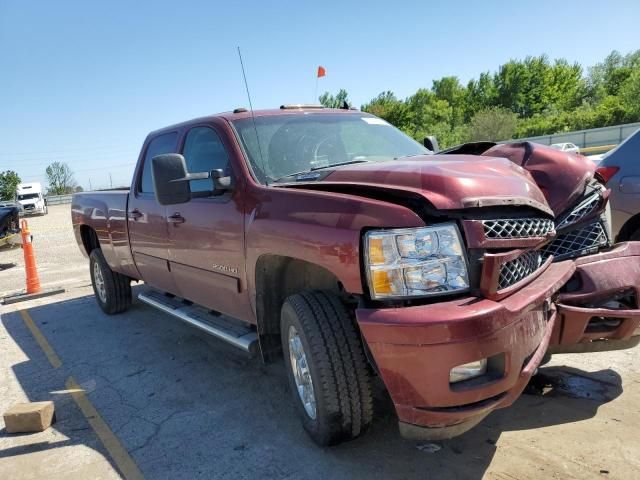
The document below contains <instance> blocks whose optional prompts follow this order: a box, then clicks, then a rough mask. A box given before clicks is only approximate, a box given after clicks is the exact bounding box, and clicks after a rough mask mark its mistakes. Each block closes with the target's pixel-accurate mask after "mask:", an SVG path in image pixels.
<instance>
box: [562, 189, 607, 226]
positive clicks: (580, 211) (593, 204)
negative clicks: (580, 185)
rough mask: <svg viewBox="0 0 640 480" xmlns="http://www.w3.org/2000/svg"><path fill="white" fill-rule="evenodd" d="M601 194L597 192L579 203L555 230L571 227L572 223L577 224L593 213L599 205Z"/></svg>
mask: <svg viewBox="0 0 640 480" xmlns="http://www.w3.org/2000/svg"><path fill="white" fill-rule="evenodd" d="M601 201H602V194H601V191H600V190H598V191H597V192H595V193H594V194H593V195H589V196H588V197H587V198H585V199H584V200H583V201H582V202H580V203H579V204H578V205H577V206H576V207H575V208H574V209H573V210H571V212H569V214H568V215H566V216H565V217H564V218H562V219H561V220H560V221H559V222H558V225H557V226H556V228H558V229H560V228H562V227H566V226H567V225H571V224H572V223H576V222H579V221H580V220H582V219H583V218H585V217H586V216H587V215H589V214H591V213H593V212H595V211H596V210H597V209H598V208H599V207H600V204H601Z"/></svg>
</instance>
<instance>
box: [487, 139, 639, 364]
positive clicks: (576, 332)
mask: <svg viewBox="0 0 640 480" xmlns="http://www.w3.org/2000/svg"><path fill="white" fill-rule="evenodd" d="M483 155H500V156H505V157H507V158H509V159H510V160H512V161H514V162H515V163H518V164H519V165H521V166H522V167H523V168H525V169H528V170H530V172H531V174H532V176H533V177H534V179H536V182H537V183H538V184H539V186H540V188H541V190H542V191H543V192H544V194H545V197H546V198H547V201H548V203H549V205H550V207H551V208H552V209H553V210H554V213H556V218H555V220H554V222H553V230H555V232H552V231H551V230H552V229H551V228H550V226H549V224H548V223H544V221H543V220H542V219H537V220H536V221H537V223H536V224H535V226H536V228H537V230H535V231H534V232H533V233H534V234H533V235H531V234H526V235H524V237H527V238H529V239H533V238H535V237H538V238H539V239H540V243H539V244H538V245H537V246H536V247H533V248H532V249H531V250H526V251H524V252H519V254H518V255H514V254H513V253H512V252H510V254H509V253H507V254H505V253H502V254H498V255H489V256H485V265H484V269H485V270H489V271H490V273H489V274H485V275H483V280H484V282H485V287H484V289H483V290H484V291H483V293H484V294H485V295H487V296H489V297H490V298H491V297H493V298H499V297H500V293H501V291H500V288H501V286H502V284H503V283H505V282H507V283H508V280H509V279H513V280H516V281H519V282H520V283H519V285H521V284H522V283H523V282H525V281H526V280H525V279H526V278H529V279H531V278H534V277H535V275H536V273H537V272H538V271H539V270H542V269H544V267H545V265H546V264H548V263H551V262H552V263H557V262H564V261H569V260H571V261H573V262H574V264H575V267H576V270H575V273H574V274H573V276H572V277H571V279H570V280H569V281H568V282H567V283H566V284H565V285H564V287H563V288H561V289H560V290H559V292H558V293H557V295H556V297H555V298H554V303H555V305H556V310H557V314H558V318H557V321H556V324H555V326H554V331H553V334H552V336H551V339H550V342H549V352H550V353H575V352H591V351H606V350H617V349H623V348H630V347H633V346H636V345H637V344H638V343H640V329H639V326H640V308H639V307H640V304H639V303H638V296H639V293H640V292H639V291H638V289H639V288H640V243H639V242H628V243H623V244H618V245H612V235H611V216H610V211H609V205H608V198H609V190H607V189H606V188H605V186H604V185H603V184H601V183H600V182H599V181H598V179H597V178H595V177H594V176H593V169H592V167H591V166H585V164H584V159H583V158H582V157H580V156H577V155H570V154H569V155H567V154H564V153H563V154H558V153H556V152H552V151H550V149H547V148H545V147H542V146H539V145H533V144H528V143H524V144H511V145H498V146H496V147H493V148H491V149H489V150H488V151H487V152H485V153H483ZM560 155H562V157H561V156H560ZM532 165H533V166H532ZM580 167H582V168H580ZM581 170H582V171H581ZM554 174H556V175H555V178H554ZM563 174H564V175H563ZM565 175H568V178H567V176H565ZM583 182H584V183H586V186H585V187H584V188H583V191H582V192H581V193H579V190H577V189H576V185H580V184H581V183H583ZM584 183H583V184H584ZM558 191H560V192H563V194H564V195H565V197H566V198H571V199H572V202H571V204H570V205H569V206H568V207H567V206H566V205H567V204H566V202H563V198H562V196H561V195H559V194H558ZM576 192H578V193H579V195H576ZM559 210H560V211H559ZM518 221H519V222H527V221H528V222H529V223H531V222H532V220H531V219H519V220H518ZM547 222H548V221H547ZM485 225H486V223H485ZM493 228H494V229H495V228H496V227H495V226H493ZM503 228H504V227H503ZM511 228H515V229H516V230H517V229H520V230H517V231H518V232H520V233H522V232H523V231H524V228H523V227H521V226H519V225H518V226H516V227H511ZM545 233H546V234H547V235H548V236H547V238H545V239H543V238H542V237H543V236H544V234H545ZM492 234H493V236H494V237H495V236H496V235H497V234H496V232H495V231H493V232H492ZM494 257H496V258H506V261H503V262H502V263H501V264H500V265H498V266H495V265H493V269H491V268H490V267H491V266H492V264H496V263H499V262H495V261H493V262H492V260H495V258H494ZM505 271H506V272H507V273H506V274H505V273H504V272H505ZM491 275H493V277H491ZM494 278H497V279H498V280H497V281H494V280H493V279H494ZM505 278H506V280H505ZM512 283H513V282H512ZM496 285H497V287H496ZM491 286H493V287H494V289H493V290H491V288H490V287H491ZM511 290H514V289H513V288H512V289H509V291H511ZM507 293H508V292H507Z"/></svg>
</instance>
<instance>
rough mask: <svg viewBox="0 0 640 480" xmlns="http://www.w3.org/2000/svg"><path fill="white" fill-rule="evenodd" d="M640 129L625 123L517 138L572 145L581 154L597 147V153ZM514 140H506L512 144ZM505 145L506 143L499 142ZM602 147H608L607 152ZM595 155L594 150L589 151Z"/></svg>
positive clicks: (519, 139) (634, 124)
mask: <svg viewBox="0 0 640 480" xmlns="http://www.w3.org/2000/svg"><path fill="white" fill-rule="evenodd" d="M638 129H640V122H636V123H627V124H625V125H613V126H611V127H600V128H591V129H589V130H577V131H575V132H561V133H554V134H552V135H540V136H538V137H527V138H518V139H517V140H518V141H530V142H535V143H542V144H545V145H551V144H553V143H567V142H570V143H573V144H575V145H577V146H578V147H580V150H581V152H587V151H589V150H587V149H588V148H592V147H599V148H601V150H599V151H607V150H608V149H610V148H612V147H611V146H616V145H618V144H619V143H621V142H622V141H623V140H624V139H625V138H627V137H628V136H630V135H631V134H632V133H633V132H635V131H636V130H638ZM513 141H514V140H508V142H513ZM500 143H507V142H500ZM604 146H607V147H610V148H608V149H607V150H605V149H604ZM590 152H591V153H595V149H592V150H591V151H590Z"/></svg>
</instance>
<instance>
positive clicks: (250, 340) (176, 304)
mask: <svg viewBox="0 0 640 480" xmlns="http://www.w3.org/2000/svg"><path fill="white" fill-rule="evenodd" d="M138 299H139V300H140V301H141V302H143V303H146V304H147V305H150V306H152V307H154V308H157V309H158V310H160V311H162V312H164V313H168V314H169V315H172V316H174V317H176V318H179V319H180V320H182V321H183V322H186V323H189V324H191V325H193V326H194V327H197V328H199V329H200V330H203V331H205V332H207V333H208V334H210V335H213V336H214V337H216V338H219V339H220V340H224V341H225V342H227V343H230V344H231V345H233V346H234V347H237V348H240V349H241V350H244V351H245V352H248V353H250V354H252V355H254V354H256V353H257V352H258V335H257V333H256V332H255V330H253V329H251V328H250V327H249V326H248V325H246V324H244V323H243V322H241V321H240V320H235V319H233V318H231V317H227V316H225V315H214V314H212V313H211V312H210V311H208V310H207V309H206V308H204V307H201V306H199V305H196V304H189V303H187V302H184V301H183V300H181V299H179V298H177V297H171V296H169V295H166V294H164V293H162V292H159V291H156V290H148V291H145V292H142V293H140V294H139V295H138Z"/></svg>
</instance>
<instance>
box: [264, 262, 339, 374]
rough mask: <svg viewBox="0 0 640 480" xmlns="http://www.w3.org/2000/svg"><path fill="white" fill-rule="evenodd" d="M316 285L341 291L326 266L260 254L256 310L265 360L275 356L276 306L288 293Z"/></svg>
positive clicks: (277, 341)
mask: <svg viewBox="0 0 640 480" xmlns="http://www.w3.org/2000/svg"><path fill="white" fill-rule="evenodd" d="M309 289H318V290H333V291H335V292H336V293H339V292H342V291H343V287H342V283H340V281H339V280H338V278H337V277H336V276H335V275H334V274H333V273H331V272H330V271H329V270H327V269H326V268H323V267H320V266H318V265H315V264H313V263H310V262H306V261H304V260H299V259H297V258H293V257H285V256H280V255H263V256H261V257H260V258H259V259H258V263H257V265H256V314H257V317H258V334H259V336H260V348H261V350H262V356H263V359H264V361H265V362H268V361H271V360H272V359H274V358H276V357H278V356H279V355H280V352H281V350H282V349H281V345H280V309H281V308H282V304H283V303H284V301H285V299H286V298H287V297H288V296H289V295H293V294H294V293H297V292H300V291H302V290H309Z"/></svg>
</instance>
